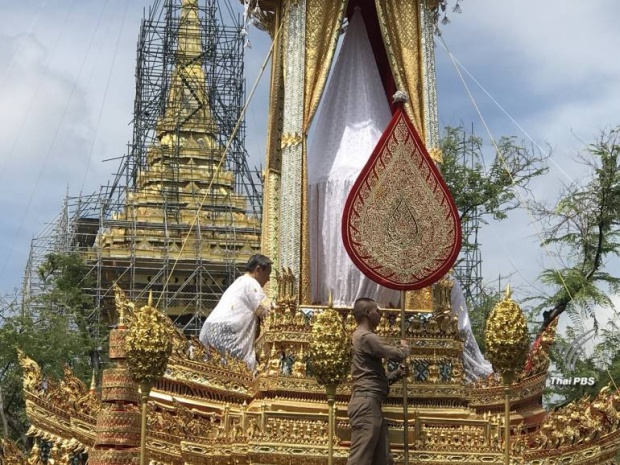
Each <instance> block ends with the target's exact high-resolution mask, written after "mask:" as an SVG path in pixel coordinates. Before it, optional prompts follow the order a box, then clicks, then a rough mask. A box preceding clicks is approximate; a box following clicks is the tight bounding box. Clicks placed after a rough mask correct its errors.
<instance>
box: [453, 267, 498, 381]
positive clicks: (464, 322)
mask: <svg viewBox="0 0 620 465" xmlns="http://www.w3.org/2000/svg"><path fill="white" fill-rule="evenodd" d="M452 281H453V283H454V285H453V286H452V292H451V293H450V304H451V305H452V313H453V314H455V315H456V316H458V318H459V325H458V327H459V331H460V332H461V334H462V335H463V340H464V342H465V348H464V350H463V368H464V371H465V379H466V380H467V381H470V382H473V381H475V380H476V379H479V378H486V377H487V376H489V375H490V374H491V373H493V366H492V365H491V363H490V362H489V361H488V360H486V359H485V358H484V355H482V352H480V347H478V342H476V338H475V337H474V333H473V331H472V329H471V322H470V320H469V312H468V311H467V302H466V300H465V295H464V294H463V290H462V288H461V284H460V283H459V282H458V280H456V279H455V278H454V277H452Z"/></svg>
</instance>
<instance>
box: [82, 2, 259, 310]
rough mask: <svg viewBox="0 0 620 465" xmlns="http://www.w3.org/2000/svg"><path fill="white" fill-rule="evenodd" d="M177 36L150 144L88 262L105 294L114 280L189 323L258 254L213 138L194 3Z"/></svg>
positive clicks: (252, 228)
mask: <svg viewBox="0 0 620 465" xmlns="http://www.w3.org/2000/svg"><path fill="white" fill-rule="evenodd" d="M177 35H178V39H177V49H176V52H175V55H174V57H175V60H174V63H175V65H174V69H173V71H172V73H171V82H170V84H169V90H168V93H167V99H166V105H165V110H164V112H163V114H162V115H160V116H159V118H158V120H157V124H156V128H155V135H156V138H155V142H154V143H153V144H152V145H151V146H150V147H148V149H147V153H146V164H145V166H143V167H142V169H141V170H139V172H138V173H137V176H136V180H135V183H134V188H133V189H130V190H129V191H128V192H127V194H126V199H125V204H124V207H123V208H122V209H121V210H120V211H117V212H116V213H114V214H113V216H112V218H111V220H110V221H106V227H104V228H103V229H102V230H100V232H99V235H98V237H97V239H96V242H95V244H94V246H93V248H92V251H91V252H90V253H89V259H90V260H93V261H94V260H99V261H100V262H101V263H103V266H102V270H103V275H104V278H103V282H102V287H103V288H110V287H111V284H112V283H114V282H117V283H118V284H119V285H121V286H122V287H123V288H124V289H126V290H127V291H130V292H131V295H132V296H134V297H137V296H140V298H142V299H143V300H145V298H146V296H145V295H144V293H145V289H147V288H148V289H150V290H153V291H154V292H155V298H156V299H160V298H163V302H164V303H165V304H164V308H165V310H166V312H167V313H168V314H170V315H190V314H193V313H195V308H196V306H197V305H203V306H206V307H207V308H204V309H203V312H207V311H208V310H210V308H212V305H214V304H215V303H216V302H217V296H218V295H221V292H222V290H223V289H225V288H226V287H227V286H228V284H229V280H230V279H231V277H230V267H231V265H232V266H233V267H239V268H242V267H243V265H245V263H246V262H247V260H248V258H249V257H250V256H251V255H253V254H254V253H256V252H257V251H258V250H259V245H260V220H259V219H258V218H256V217H254V216H252V215H249V214H248V213H247V199H246V197H245V196H243V195H241V194H238V193H236V192H235V188H234V186H235V174H234V172H233V171H231V170H228V169H226V165H225V163H224V161H225V160H224V157H225V150H226V147H224V146H222V145H221V144H220V143H218V141H217V139H216V135H217V133H218V128H217V123H216V121H215V119H214V117H213V115H212V111H211V106H210V103H209V92H208V88H207V79H206V76H205V71H204V68H203V66H204V64H203V59H204V57H203V55H204V51H203V49H204V47H203V44H202V36H203V35H204V31H203V30H201V24H200V21H199V17H198V7H197V3H196V1H192V0H184V1H183V3H182V6H181V12H180V19H179V23H178V31H177ZM197 270H198V271H200V270H202V271H203V273H202V277H200V276H198V274H197ZM199 291H200V292H202V293H203V294H205V295H207V296H209V295H210V296H212V297H211V298H210V300H211V301H209V302H206V305H205V303H204V302H197V301H196V299H194V298H192V296H191V293H192V292H194V293H195V294H197V293H198V292H199ZM198 300H200V299H198ZM203 315H204V313H203Z"/></svg>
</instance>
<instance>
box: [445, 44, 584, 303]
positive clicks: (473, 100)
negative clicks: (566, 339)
mask: <svg viewBox="0 0 620 465" xmlns="http://www.w3.org/2000/svg"><path fill="white" fill-rule="evenodd" d="M439 41H440V43H441V45H442V46H443V48H444V50H445V51H446V53H447V54H448V56H449V57H450V60H451V61H452V64H453V66H454V69H455V70H456V73H457V74H458V76H459V78H460V79H461V82H462V84H463V87H464V88H465V91H466V92H467V95H468V96H469V99H470V100H471V103H472V105H473V106H474V109H475V110H476V113H477V114H478V117H479V118H480V121H481V122H482V125H483V126H484V128H485V130H486V132H487V134H488V136H489V139H490V140H491V143H492V144H493V147H494V148H495V151H496V153H497V156H498V157H499V159H500V161H501V162H502V164H503V165H504V166H505V167H506V172H507V173H508V176H509V177H510V180H511V182H512V185H513V186H515V187H516V183H515V181H514V178H513V176H512V174H511V173H510V170H509V169H508V164H507V163H506V159H505V157H504V154H503V153H502V152H501V150H500V149H499V146H498V145H497V143H496V141H495V138H494V137H493V134H492V133H491V130H490V129H489V126H488V124H487V122H486V120H485V119H484V117H483V116H482V113H481V111H480V108H479V107H478V104H477V103H476V100H475V99H474V96H473V94H472V93H471V90H470V89H469V86H468V85H467V82H466V81H465V79H464V78H463V75H462V74H461V71H460V69H459V66H458V65H457V60H456V58H455V57H454V55H453V54H452V52H450V50H449V49H448V45H447V44H446V42H445V40H444V38H443V37H442V36H439ZM476 82H477V81H476ZM485 92H486V91H485ZM487 95H489V94H488V92H487ZM493 101H494V102H495V103H496V104H497V105H498V106H499V103H497V101H496V100H495V99H493ZM504 112H505V110H504ZM505 113H506V112H505ZM506 114H507V115H508V113H506ZM508 116H509V115H508ZM510 119H511V120H512V121H513V122H514V119H513V118H510ZM515 124H516V122H515ZM519 128H521V126H519ZM521 129H522V128H521ZM515 193H516V195H517V196H518V197H519V200H520V201H521V204H522V205H523V206H524V209H525V212H526V213H527V216H528V217H529V219H530V222H531V224H532V226H533V227H534V230H535V232H536V236H537V238H538V240H539V241H540V244H541V246H542V249H543V250H544V252H545V255H546V256H547V257H548V258H549V259H550V260H551V263H552V267H553V270H554V271H555V272H556V273H557V275H558V276H559V278H560V280H561V281H562V285H563V286H564V289H566V292H567V293H568V295H569V297H570V298H571V299H573V296H572V294H571V292H570V289H568V286H567V285H566V282H565V281H564V277H563V276H562V274H561V273H560V272H559V271H558V266H557V262H556V260H555V257H554V255H553V254H552V253H551V252H550V251H549V249H548V247H547V246H546V245H545V243H544V237H543V235H542V233H541V232H540V230H539V229H538V226H537V224H536V220H535V219H534V216H533V214H532V212H531V211H530V209H529V207H528V203H527V202H526V201H525V199H524V198H523V197H522V195H521V192H520V191H519V190H518V189H515Z"/></svg>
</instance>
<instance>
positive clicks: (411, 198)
mask: <svg viewBox="0 0 620 465" xmlns="http://www.w3.org/2000/svg"><path fill="white" fill-rule="evenodd" d="M342 239H343V241H344V245H345V248H346V250H347V252H348V254H349V256H350V257H351V259H352V260H353V262H354V263H355V264H356V265H357V267H358V268H359V269H360V270H361V271H362V272H363V273H364V274H365V275H366V276H368V277H369V278H370V279H372V280H373V281H375V282H377V283H379V284H381V285H383V286H386V287H389V288H391V289H398V290H409V289H421V288H423V287H426V286H428V285H430V284H432V283H434V282H436V281H438V280H439V279H441V278H442V277H443V276H444V275H445V274H446V273H447V272H448V270H449V269H450V267H451V266H452V265H453V264H454V262H455V260H456V258H457V256H458V254H459V250H460V248H461V223H460V220H459V213H458V210H457V209H456V205H455V203H454V199H453V198H452V196H451V195H450V192H449V190H448V187H447V186H446V183H445V182H444V180H443V178H442V177H441V174H440V173H439V170H438V169H437V167H436V166H435V163H434V162H433V160H432V159H431V157H430V155H429V154H428V151H427V150H426V147H425V146H424V144H423V143H422V141H421V139H420V136H419V135H418V133H417V132H416V130H415V128H414V127H413V124H412V123H411V121H410V120H409V118H408V117H407V115H406V114H405V112H404V111H403V110H402V108H399V109H397V110H396V112H395V113H394V115H393V116H392V119H391V121H390V123H389V125H388V127H387V129H386V130H385V131H384V133H383V135H382V136H381V139H380V140H379V142H378V143H377V146H376V147H375V149H374V151H373V153H372V155H371V156H370V159H369V160H368V162H367V163H366V165H365V166H364V168H363V169H362V171H361V173H360V175H359V176H358V178H357V180H356V181H355V183H354V184H353V187H352V188H351V192H350V193H349V196H348V198H347V202H346V204H345V207H344V216H343V219H342Z"/></svg>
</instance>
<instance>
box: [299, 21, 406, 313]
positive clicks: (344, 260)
mask: <svg viewBox="0 0 620 465" xmlns="http://www.w3.org/2000/svg"><path fill="white" fill-rule="evenodd" d="M390 118H391V113H390V109H389V105H388V102H387V100H386V98H385V92H384V89H383V85H382V83H381V78H380V76H379V71H378V69H377V64H376V61H375V58H374V55H373V52H372V49H371V46H370V42H369V40H368V36H367V34H366V28H365V26H364V21H363V18H362V16H361V13H360V12H359V11H356V12H355V13H354V14H353V17H352V18H351V21H350V23H349V27H348V29H347V32H346V34H345V37H344V40H343V43H342V47H341V50H340V53H339V55H338V59H337V61H336V64H335V65H334V69H333V72H332V76H331V78H330V81H329V83H328V86H327V89H326V91H325V95H324V96H323V100H322V103H321V108H320V110H319V114H318V116H317V120H316V122H315V124H316V126H315V128H314V129H313V133H312V134H311V138H310V139H309V144H308V146H309V149H308V189H309V198H308V207H309V222H310V223H309V224H310V251H311V266H312V300H313V301H314V302H319V303H325V302H327V297H328V294H329V290H330V289H331V290H332V291H333V298H334V304H336V305H351V304H352V303H353V301H354V300H355V299H356V298H359V297H370V298H373V299H375V300H376V301H377V302H379V304H380V305H383V306H385V305H390V304H391V305H394V306H396V305H398V302H399V292H398V291H394V290H391V289H387V288H385V287H382V286H379V285H378V284H376V283H374V282H373V281H371V280H370V279H368V278H366V277H365V276H364V275H363V274H362V273H361V272H360V271H359V270H358V269H357V267H356V266H355V265H354V264H353V262H352V261H351V259H350V258H349V256H348V254H347V252H346V250H345V248H344V245H343V243H342V236H341V222H342V211H343V208H344V204H345V202H346V199H347V196H348V194H349V190H350V189H351V186H352V185H353V183H354V182H355V180H356V178H357V176H358V175H359V173H360V171H361V169H362V168H363V166H364V164H365V163H366V161H367V160H368V158H369V156H370V154H371V153H372V150H373V149H374V148H375V146H376V144H377V142H378V140H379V138H380V137H381V134H382V133H383V131H384V129H385V128H386V126H387V124H388V122H389V121H390Z"/></svg>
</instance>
